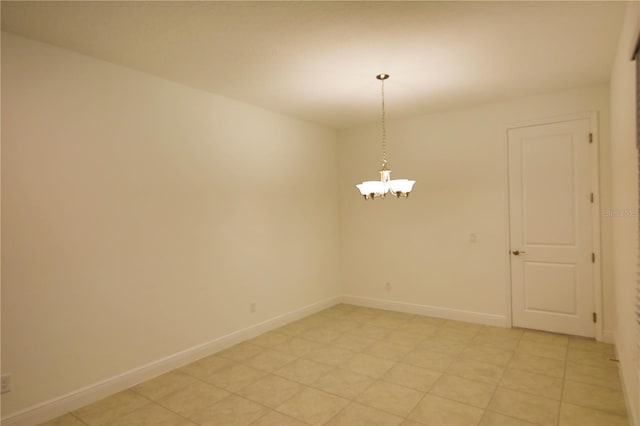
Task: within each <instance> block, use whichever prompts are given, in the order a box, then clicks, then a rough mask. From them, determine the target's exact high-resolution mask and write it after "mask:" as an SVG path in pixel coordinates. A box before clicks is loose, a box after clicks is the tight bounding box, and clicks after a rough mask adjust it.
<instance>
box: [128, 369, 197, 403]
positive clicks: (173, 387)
mask: <svg viewBox="0 0 640 426" xmlns="http://www.w3.org/2000/svg"><path fill="white" fill-rule="evenodd" d="M196 380H197V379H196V378H194V377H193V376H190V375H188V374H186V373H183V372H181V371H180V370H173V371H170V372H168V373H165V374H163V375H161V376H158V377H156V378H155V379H151V380H148V381H146V382H144V383H140V384H139V385H137V386H134V387H132V388H131V389H132V390H134V391H136V392H138V393H139V394H140V395H142V396H144V397H146V398H149V399H153V400H157V399H159V398H162V397H163V396H166V395H169V394H170V393H173V392H175V391H177V390H179V389H182V388H184V387H186V386H188V385H189V384H191V383H194V382H195V381H196Z"/></svg>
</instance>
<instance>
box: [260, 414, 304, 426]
mask: <svg viewBox="0 0 640 426" xmlns="http://www.w3.org/2000/svg"><path fill="white" fill-rule="evenodd" d="M306 425H307V423H304V422H302V421H300V420H298V419H294V418H293V417H289V416H285V415H284V414H282V413H278V412H277V411H270V412H269V413H268V414H267V415H265V416H262V417H260V418H259V419H258V420H256V421H255V422H253V423H251V426H306Z"/></svg>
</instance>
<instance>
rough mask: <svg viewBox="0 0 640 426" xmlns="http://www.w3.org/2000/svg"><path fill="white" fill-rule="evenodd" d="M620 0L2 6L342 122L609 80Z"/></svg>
mask: <svg viewBox="0 0 640 426" xmlns="http://www.w3.org/2000/svg"><path fill="white" fill-rule="evenodd" d="M624 8H625V3H622V2H611V1H604V2H48V1H43V2H7V1H3V2H2V29H3V30H5V31H10V32H13V33H16V34H20V35H23V36H26V37H29V38H33V39H36V40H41V41H45V42H48V43H51V44H54V45H58V46H61V47H64V48H67V49H71V50H74V51H77V52H81V53H84V54H87V55H90V56H94V57H96V58H100V59H104V60H107V61H110V62H114V63H117V64H122V65H125V66H127V67H131V68H134V69H137V70H141V71H144V72H148V73H150V74H155V75H157V76H160V77H164V78H167V79H170V80H174V81H177V82H181V83H183V84H186V85H188V86H192V87H195V88H199V89H203V90H206V91H209V92H212V93H217V94H220V95H223V96H227V97H230V98H235V99H239V100H242V101H245V102H248V103H251V104H254V105H259V106H262V107H265V108H269V109H272V110H276V111H280V112H282V113H285V114H288V115H292V116H295V117H299V118H302V119H306V120H310V121H313V122H317V123H321V124H325V125H328V126H331V127H336V128H343V127H349V126H353V125H356V124H360V123H365V122H370V121H374V120H376V119H377V118H378V116H379V96H380V95H379V82H378V81H377V80H376V79H375V75H376V74H378V73H381V72H386V73H388V74H390V75H391V78H390V79H389V80H388V81H387V83H386V100H387V111H388V115H389V117H390V118H393V117H398V116H401V115H410V114H417V113H422V112H429V111H436V110H443V109H450V108H459V107H464V106H469V105H474V104H480V103H486V102H492V101H497V100H502V99H509V98H514V97H519V96H524V95H529V94H537V93H541V92H548V91H554V90H561V89H566V88H573V87H581V86H587V85H591V84H597V83H604V82H607V81H608V80H609V74H610V70H611V65H612V62H613V57H614V52H615V46H616V44H617V39H618V33H619V31H620V27H621V22H622V17H623V13H624Z"/></svg>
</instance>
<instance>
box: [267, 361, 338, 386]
mask: <svg viewBox="0 0 640 426" xmlns="http://www.w3.org/2000/svg"><path fill="white" fill-rule="evenodd" d="M331 370H333V367H331V366H329V365H327V364H321V363H318V362H315V361H310V360H308V359H297V360H295V361H293V362H292V363H290V364H287V365H285V366H284V367H281V368H279V369H277V370H276V371H275V372H274V373H273V374H276V375H278V376H280V377H284V378H285V379H289V380H293V381H294V382H298V383H302V384H305V385H310V384H311V383H313V382H315V381H316V380H318V379H319V378H320V377H322V376H324V375H325V374H326V373H328V372H329V371H331Z"/></svg>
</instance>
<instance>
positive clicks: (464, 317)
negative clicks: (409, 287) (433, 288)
mask: <svg viewBox="0 0 640 426" xmlns="http://www.w3.org/2000/svg"><path fill="white" fill-rule="evenodd" d="M342 302H343V303H349V304H352V305H358V306H366V307H369V308H378V309H387V310H391V311H397V312H406V313H410V314H419V315H426V316H430V317H436V318H444V319H450V320H456V321H466V322H473V323H477V324H484V325H492V326H495V327H510V325H509V324H508V322H507V318H506V316H504V315H496V314H487V313H484V312H473V311H465V310H462V309H451V308H442V307H438V306H430V305H418V304H415V303H406V302H398V301H394V300H384V299H372V298H368V297H360V296H350V295H345V296H342Z"/></svg>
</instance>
